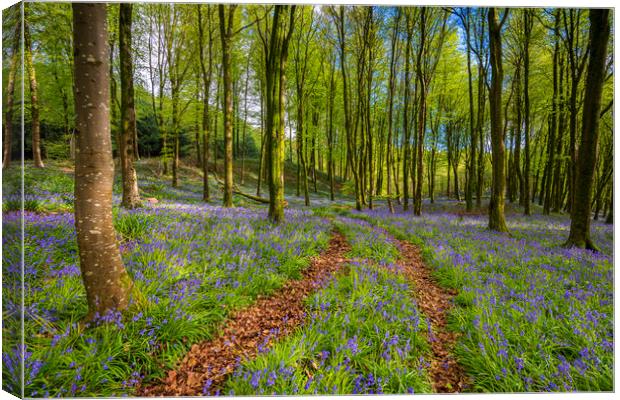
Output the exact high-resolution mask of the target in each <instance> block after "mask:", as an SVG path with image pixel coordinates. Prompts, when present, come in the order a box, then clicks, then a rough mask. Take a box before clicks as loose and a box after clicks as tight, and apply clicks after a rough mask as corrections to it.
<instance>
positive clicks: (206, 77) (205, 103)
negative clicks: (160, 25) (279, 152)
mask: <svg viewBox="0 0 620 400" xmlns="http://www.w3.org/2000/svg"><path fill="white" fill-rule="evenodd" d="M202 7H203V6H202V4H201V5H199V6H198V40H199V42H198V43H199V50H200V72H201V77H202V87H203V93H202V96H203V98H202V200H203V201H205V202H207V201H209V200H210V197H211V195H210V193H209V123H210V120H209V93H210V88H211V76H212V73H213V58H212V57H211V56H212V54H213V30H212V29H211V24H212V21H213V20H212V18H211V5H207V13H208V17H207V20H208V22H209V46H208V48H209V54H208V57H209V63H208V65H209V66H208V68H207V67H206V66H205V54H204V36H205V34H204V25H203V21H202ZM259 175H260V174H259ZM259 182H260V176H259Z"/></svg>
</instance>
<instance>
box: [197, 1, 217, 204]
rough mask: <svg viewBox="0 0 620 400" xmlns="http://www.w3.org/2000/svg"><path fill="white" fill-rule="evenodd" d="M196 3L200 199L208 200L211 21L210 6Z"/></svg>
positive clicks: (211, 72) (211, 74)
mask: <svg viewBox="0 0 620 400" xmlns="http://www.w3.org/2000/svg"><path fill="white" fill-rule="evenodd" d="M205 6H206V8H207V19H206V21H207V22H208V27H209V28H208V30H209V32H208V36H209V39H208V46H207V49H208V52H207V55H206V57H208V60H209V61H208V62H206V60H205V58H206V57H205V32H204V31H205V26H204V25H205V23H204V21H203V15H202V10H203V7H205ZM205 6H203V5H202V4H199V5H198V49H199V52H200V73H201V75H200V76H201V78H202V188H203V189H202V200H203V201H209V200H210V193H209V130H210V129H209V123H210V113H209V111H210V107H209V98H210V93H211V90H210V89H211V79H212V76H213V33H214V32H213V30H214V29H213V28H212V27H213V26H214V25H215V24H214V23H213V18H212V6H211V5H210V4H207V5H205Z"/></svg>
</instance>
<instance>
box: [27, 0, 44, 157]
mask: <svg viewBox="0 0 620 400" xmlns="http://www.w3.org/2000/svg"><path fill="white" fill-rule="evenodd" d="M28 7H29V5H28V4H26V5H24V55H25V64H26V70H27V73H28V81H29V83H30V118H31V120H32V125H31V126H32V128H31V130H32V159H33V162H34V166H35V168H43V167H45V165H44V164H43V158H42V157H41V122H40V120H39V86H38V83H37V75H36V71H35V69H34V63H33V60H32V40H31V39H30V27H29V25H28V23H27V22H28V13H26V10H27V9H28Z"/></svg>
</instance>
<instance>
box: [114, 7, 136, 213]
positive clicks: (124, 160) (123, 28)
mask: <svg viewBox="0 0 620 400" xmlns="http://www.w3.org/2000/svg"><path fill="white" fill-rule="evenodd" d="M132 10H133V5H132V4H131V3H121V4H120V9H119V28H118V32H119V56H120V63H121V133H120V139H121V140H120V146H119V151H120V158H121V173H122V177H123V199H122V202H121V204H122V206H123V207H125V208H129V209H131V208H135V207H138V206H139V205H140V193H139V192H138V177H137V175H136V169H135V168H134V156H135V152H134V146H135V138H136V108H135V104H134V87H133V60H132V56H131V54H132V48H131V43H132V41H131V22H132V21H131V18H132Z"/></svg>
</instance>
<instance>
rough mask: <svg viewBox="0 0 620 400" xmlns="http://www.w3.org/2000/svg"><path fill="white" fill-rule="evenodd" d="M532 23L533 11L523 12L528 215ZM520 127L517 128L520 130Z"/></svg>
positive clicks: (525, 210)
mask: <svg viewBox="0 0 620 400" xmlns="http://www.w3.org/2000/svg"><path fill="white" fill-rule="evenodd" d="M533 22H534V16H533V11H532V10H530V9H526V10H524V11H523V29H524V40H523V103H524V104H523V107H524V112H525V116H524V118H525V130H524V133H525V163H524V165H523V213H524V214H525V215H530V213H531V211H530V203H531V200H530V190H531V189H530V139H531V138H530V136H531V134H530V130H531V118H530V41H531V37H532V26H533ZM520 128H521V127H519V129H520Z"/></svg>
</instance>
